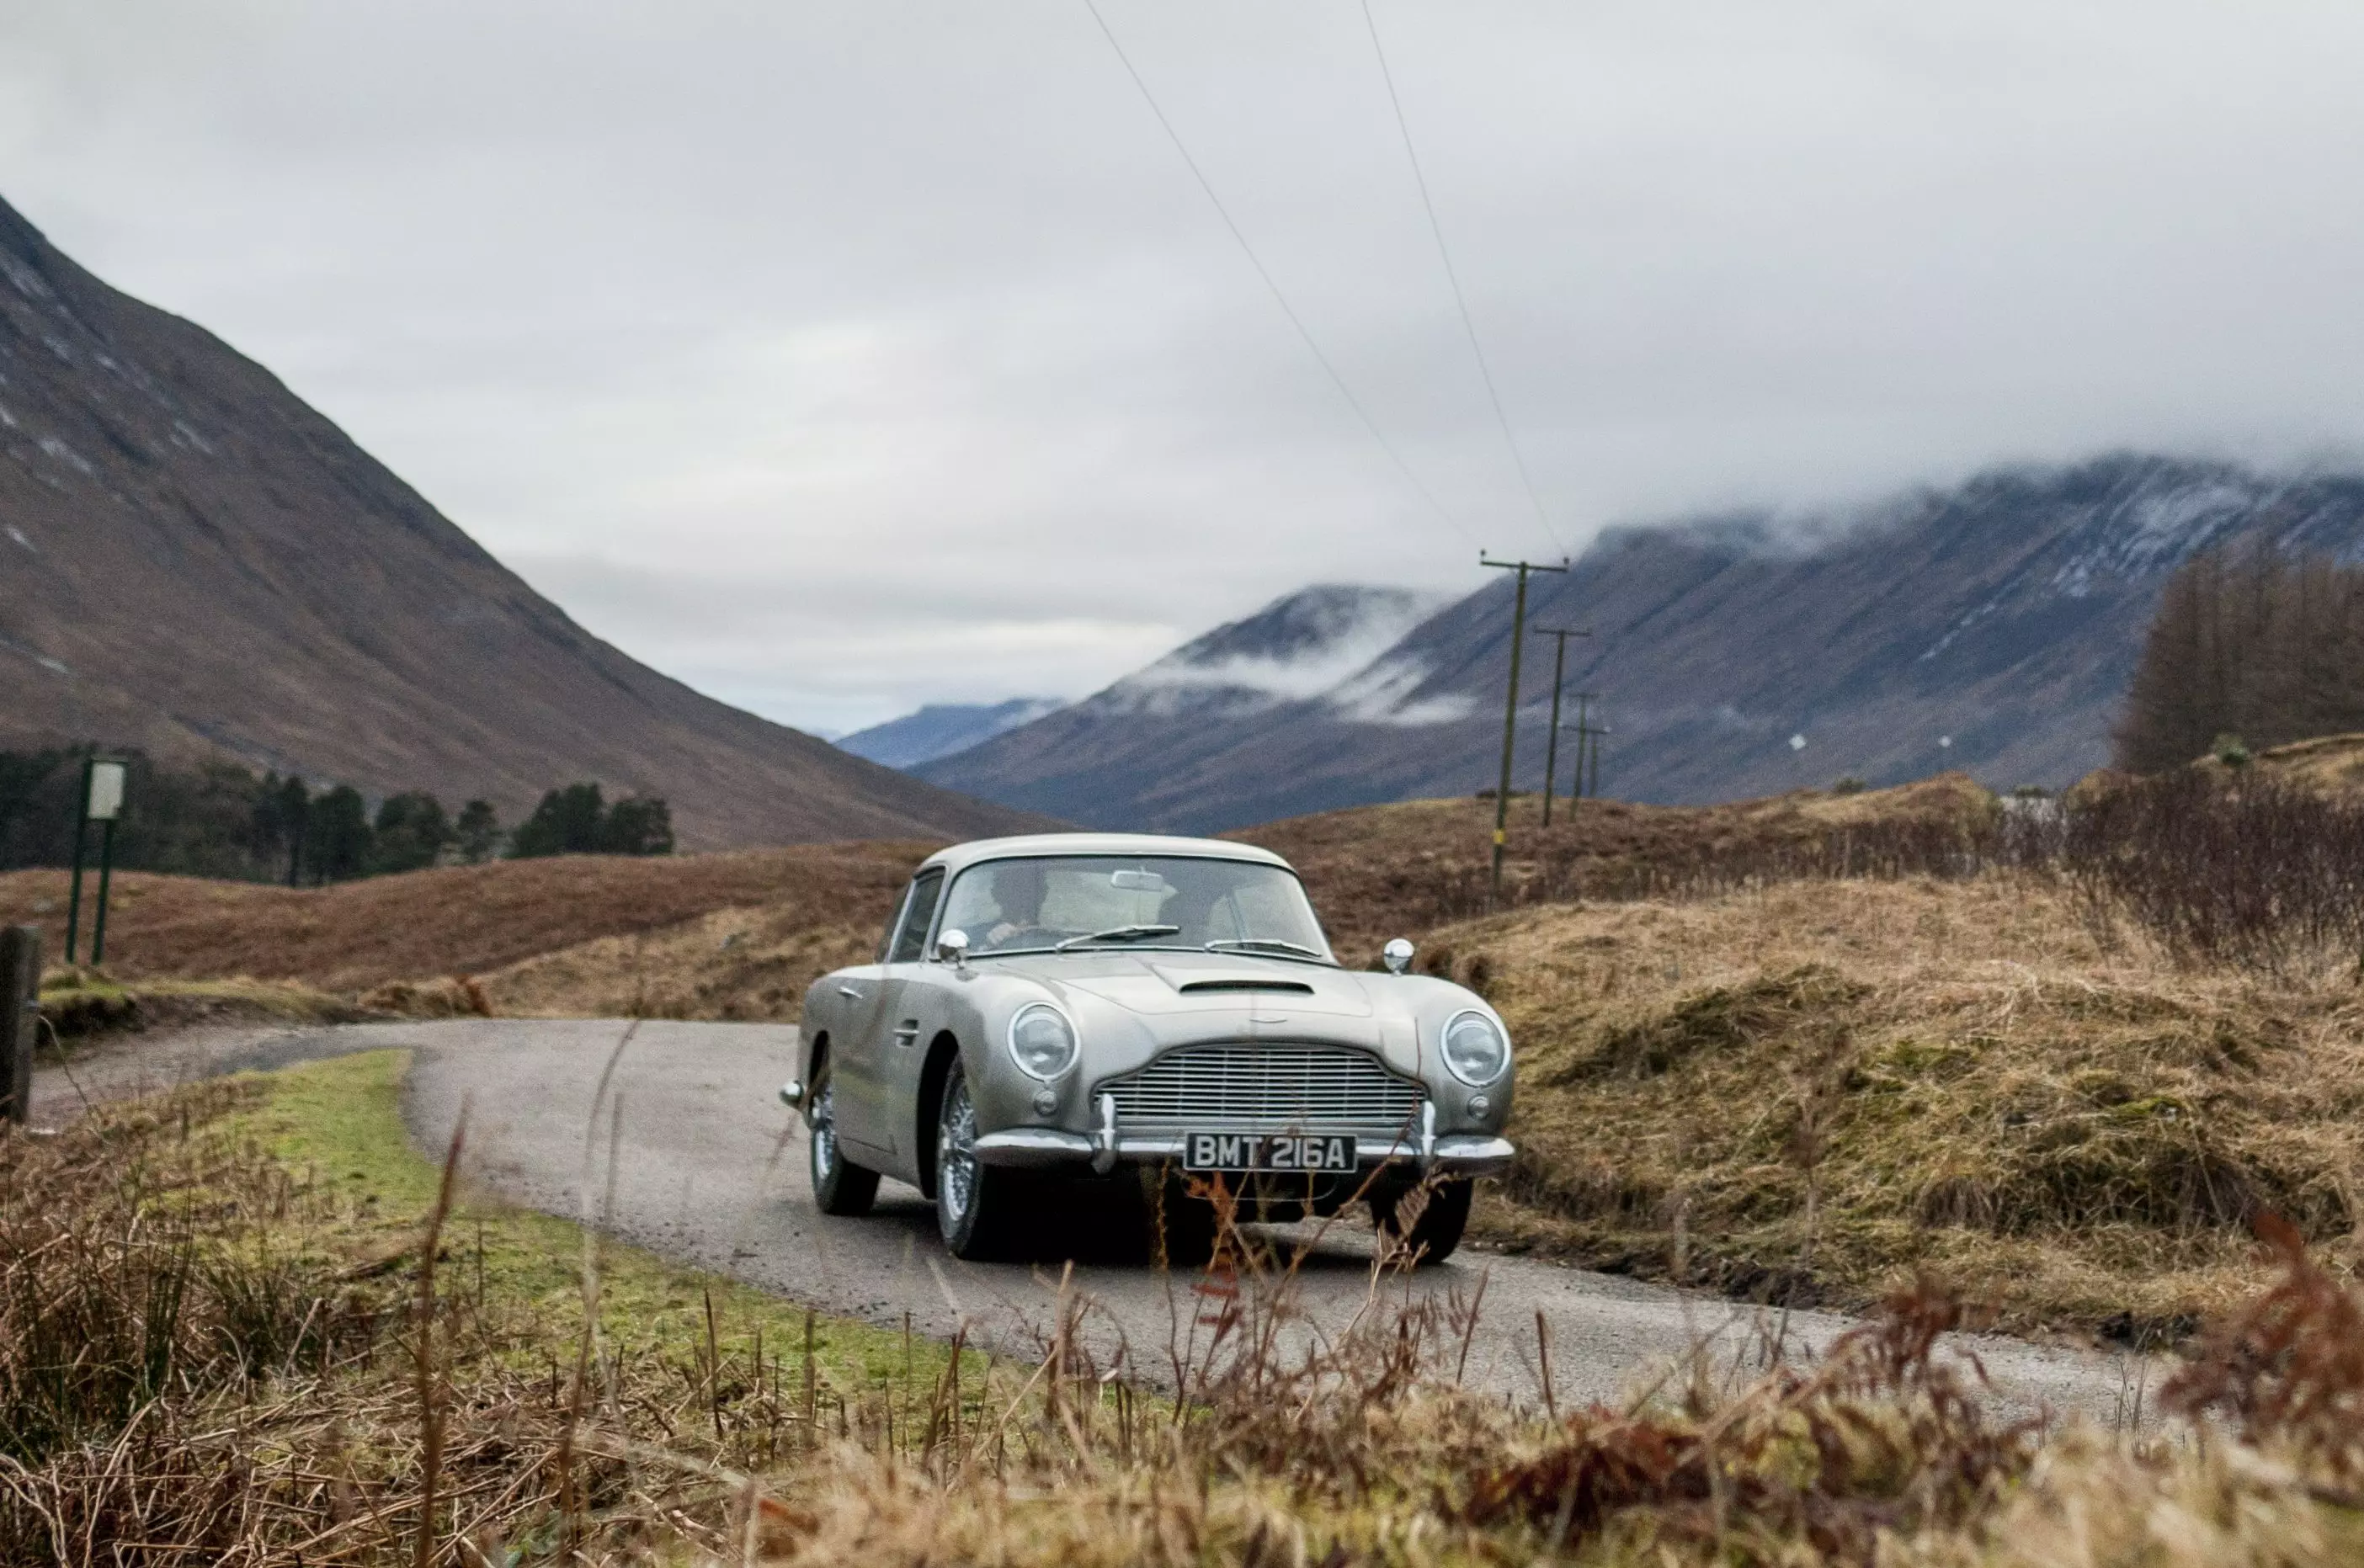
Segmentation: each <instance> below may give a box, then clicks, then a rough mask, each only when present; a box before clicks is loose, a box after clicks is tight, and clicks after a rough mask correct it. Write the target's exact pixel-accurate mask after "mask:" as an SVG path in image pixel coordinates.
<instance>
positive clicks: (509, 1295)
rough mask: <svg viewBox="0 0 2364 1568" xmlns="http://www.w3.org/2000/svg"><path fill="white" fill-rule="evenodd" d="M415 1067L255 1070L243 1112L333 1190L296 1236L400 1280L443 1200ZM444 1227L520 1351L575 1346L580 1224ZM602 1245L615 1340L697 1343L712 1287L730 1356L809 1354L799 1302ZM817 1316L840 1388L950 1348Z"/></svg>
mask: <svg viewBox="0 0 2364 1568" xmlns="http://www.w3.org/2000/svg"><path fill="white" fill-rule="evenodd" d="M408 1066H409V1052H407V1051H371V1052H369V1053H367V1054H364V1055H359V1056H347V1057H340V1058H338V1059H336V1060H333V1061H328V1062H311V1063H308V1064H307V1065H304V1066H300V1067H291V1068H287V1069H284V1070H283V1071H281V1072H278V1073H262V1074H256V1075H254V1076H255V1079H256V1080H257V1081H258V1082H259V1083H261V1084H262V1085H263V1097H262V1101H261V1102H260V1104H258V1105H257V1106H254V1107H253V1108H251V1109H248V1110H245V1111H241V1112H240V1113H238V1117H237V1127H238V1129H239V1130H240V1132H242V1133H243V1134H245V1135H246V1136H249V1137H251V1138H253V1139H255V1140H257V1141H258V1142H260V1143H261V1144H262V1146H263V1147H264V1148H266V1149H268V1150H269V1151H271V1153H272V1154H273V1156H274V1157H275V1158H276V1159H277V1160H278V1161H279V1162H280V1163H281V1164H283V1165H284V1166H285V1167H287V1169H288V1170H289V1172H290V1173H291V1174H293V1175H296V1177H298V1178H299V1179H301V1178H309V1179H310V1180H311V1181H312V1182H315V1183H317V1184H318V1186H319V1187H320V1188H321V1189H323V1190H325V1191H327V1192H329V1193H331V1194H333V1195H334V1199H335V1201H332V1202H331V1203H329V1204H328V1205H326V1206H324V1210H323V1212H324V1213H325V1214H326V1215H327V1216H328V1218H314V1219H312V1220H310V1221H309V1222H307V1229H306V1231H305V1233H304V1234H302V1235H301V1236H300V1237H297V1238H294V1239H292V1240H295V1242H296V1244H297V1245H300V1246H302V1247H303V1248H305V1249H306V1250H307V1251H313V1252H316V1253H324V1254H327V1255H328V1257H329V1259H330V1260H331V1261H338V1262H341V1263H342V1265H343V1266H344V1267H346V1268H348V1269H351V1270H357V1271H372V1270H376V1269H378V1268H381V1267H383V1268H384V1269H385V1271H387V1272H389V1273H391V1272H393V1271H395V1270H396V1269H399V1270H400V1271H401V1273H403V1274H404V1275H406V1276H407V1275H408V1274H409V1273H410V1269H411V1254H412V1251H414V1250H415V1248H416V1247H417V1244H418V1238H419V1236H420V1234H421V1231H422V1229H423V1227H424V1224H425V1222H426V1219H427V1217H428V1215H429V1213H430V1212H431V1211H432V1209H433V1208H434V1206H435V1195H436V1188H437V1184H438V1182H439V1180H440V1174H441V1171H440V1162H436V1161H430V1160H429V1159H427V1158H425V1157H424V1156H422V1155H420V1154H419V1153H418V1151H415V1150H414V1149H413V1148H412V1147H411V1145H410V1140H409V1137H408V1134H407V1130H406V1129H405V1128H404V1126H403V1121H402V1109H401V1094H402V1080H403V1075H404V1073H405V1072H406V1071H407V1069H408ZM443 1237H444V1244H443V1249H442V1251H441V1253H440V1258H439V1266H440V1268H441V1269H442V1270H444V1271H446V1274H445V1277H446V1278H448V1279H452V1280H453V1281H454V1282H455V1283H456V1284H459V1285H461V1286H462V1287H463V1288H465V1289H467V1290H469V1291H471V1292H479V1290H480V1294H481V1295H482V1296H483V1297H484V1298H485V1299H486V1300H488V1301H491V1302H495V1303H497V1304H499V1305H500V1306H501V1307H505V1308H507V1309H510V1310H512V1311H519V1310H521V1311H523V1312H525V1313H527V1314H530V1317H531V1319H532V1321H533V1323H534V1325H535V1328H536V1329H537V1330H538V1332H536V1333H535V1334H534V1335H533V1336H532V1338H531V1340H530V1342H529V1343H528V1344H527V1345H526V1346H525V1347H524V1348H522V1349H521V1350H519V1351H516V1352H514V1353H515V1354H516V1355H518V1356H519V1357H521V1358H525V1359H532V1358H536V1357H541V1356H546V1355H548V1354H552V1353H557V1354H559V1355H561V1357H562V1359H567V1358H571V1356H572V1353H573V1346H574V1341H575V1339H576V1337H577V1336H578V1334H579V1332H580V1330H581V1328H582V1323H583V1301H584V1294H585V1293H584V1265H585V1232H584V1229H583V1228H582V1227H580V1226H578V1225H576V1224H574V1223H573V1222H571V1221H568V1220H563V1219H558V1218H552V1217H550V1216H548V1215H542V1214H536V1213H532V1212H530V1211H526V1210H521V1209H519V1208H516V1207H511V1206H509V1205H507V1204H504V1203H501V1202H499V1201H498V1200H496V1199H491V1198H487V1197H484V1196H480V1195H467V1196H465V1197H463V1201H462V1202H461V1203H460V1204H459V1206H458V1207H457V1208H456V1209H455V1211H454V1212H453V1214H452V1217H451V1218H449V1219H448V1220H447V1221H446V1222H445V1224H444V1228H443ZM288 1240H291V1239H286V1238H283V1239H282V1240H281V1243H280V1244H282V1245H284V1244H286V1243H287V1241H288ZM593 1246H594V1250H595V1251H596V1255H597V1280H598V1295H599V1332H600V1335H601V1336H602V1338H603V1339H604V1340H607V1341H608V1343H609V1344H611V1345H612V1346H614V1347H616V1348H617V1349H619V1350H622V1351H633V1352H641V1353H654V1354H657V1355H661V1356H674V1355H679V1356H684V1357H686V1356H689V1355H691V1354H694V1353H698V1352H701V1351H703V1349H704V1347H705V1344H706V1337H707V1331H708V1330H707V1318H706V1304H707V1301H708V1297H709V1296H710V1297H711V1299H712V1302H713V1307H714V1321H715V1333H716V1340H717V1343H718V1345H719V1349H720V1351H722V1353H723V1355H724V1356H725V1357H726V1358H729V1357H732V1356H743V1355H746V1354H748V1353H749V1352H751V1351H753V1348H754V1347H755V1345H756V1342H757V1340H758V1337H759V1336H760V1340H761V1343H762V1347H763V1351H764V1356H765V1357H766V1358H767V1359H768V1358H771V1357H784V1358H786V1360H787V1361H788V1362H791V1363H795V1362H798V1361H800V1359H801V1358H802V1355H803V1352H804V1333H805V1323H806V1318H807V1311H806V1308H804V1307H801V1306H798V1305H797V1304H796V1303H794V1302H790V1301H786V1300H783V1299H781V1298H780V1297H778V1296H771V1295H768V1294H766V1293H764V1292H763V1291H760V1290H756V1289H754V1288H753V1287H751V1286H748V1285H743V1284H739V1283H737V1282H736V1281H733V1280H730V1279H726V1278H723V1277H721V1276H719V1275H716V1274H710V1273H703V1272H700V1271H698V1270H696V1269H686V1268H680V1267H676V1266H675V1265H674V1264H671V1263H668V1262H664V1261H663V1260H662V1259H660V1258H658V1257H656V1256H654V1255H653V1254H652V1253H649V1252H646V1251H641V1249H639V1248H635V1247H629V1246H625V1245H622V1244H620V1243H616V1242H612V1241H608V1240H605V1239H604V1238H599V1239H595V1240H594V1242H593ZM479 1281H481V1287H479V1283H478V1282H479ZM812 1321H813V1326H814V1353H815V1359H816V1362H817V1363H818V1366H819V1373H820V1377H821V1379H822V1380H823V1383H824V1385H825V1386H829V1387H832V1388H834V1389H836V1390H837V1391H838V1392H840V1393H851V1392H853V1391H854V1390H858V1389H864V1388H874V1387H876V1386H878V1385H880V1384H881V1383H882V1382H903V1381H906V1380H909V1381H910V1382H911V1383H912V1384H913V1385H915V1386H917V1387H920V1388H922V1389H924V1388H926V1387H928V1386H930V1385H931V1384H932V1383H933V1381H934V1379H935V1378H936V1377H937V1376H939V1375H940V1374H941V1373H942V1371H943V1368H944V1364H945V1362H946V1360H947V1358H948V1356H949V1354H950V1352H949V1351H948V1350H947V1349H946V1348H945V1347H943V1346H942V1345H939V1344H937V1343H935V1342H934V1341H932V1340H926V1339H920V1338H916V1337H914V1338H909V1339H907V1337H906V1336H905V1335H904V1334H903V1333H902V1332H901V1331H900V1330H898V1329H880V1328H875V1327H873V1326H872V1325H870V1324H867V1323H863V1322H859V1321H856V1320H853V1319H851V1318H832V1317H828V1316H823V1315H819V1314H816V1315H814V1316H813V1318H812ZM970 1362H973V1363H974V1365H975V1367H976V1369H977V1370H978V1371H979V1372H982V1370H983V1368H984V1365H985V1360H984V1358H983V1356H981V1355H979V1354H977V1353H976V1352H974V1351H972V1352H969V1358H968V1360H967V1361H966V1362H965V1363H964V1366H963V1374H964V1376H966V1375H968V1373H969V1363H970Z"/></svg>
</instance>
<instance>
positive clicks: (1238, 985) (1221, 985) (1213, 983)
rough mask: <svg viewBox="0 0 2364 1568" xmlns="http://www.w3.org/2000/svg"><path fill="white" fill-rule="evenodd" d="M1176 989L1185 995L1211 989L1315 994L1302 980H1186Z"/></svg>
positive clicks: (1302, 994)
mask: <svg viewBox="0 0 2364 1568" xmlns="http://www.w3.org/2000/svg"><path fill="white" fill-rule="evenodd" d="M1176 990H1178V991H1180V992H1181V993H1182V995H1185V996H1199V995H1205V994H1207V993H1208V992H1210V991H1279V992H1286V993H1288V994H1291V995H1299V996H1310V995H1313V987H1312V986H1310V985H1308V984H1305V982H1304V981H1302V980H1186V981H1184V982H1183V983H1182V984H1180V985H1178V986H1176Z"/></svg>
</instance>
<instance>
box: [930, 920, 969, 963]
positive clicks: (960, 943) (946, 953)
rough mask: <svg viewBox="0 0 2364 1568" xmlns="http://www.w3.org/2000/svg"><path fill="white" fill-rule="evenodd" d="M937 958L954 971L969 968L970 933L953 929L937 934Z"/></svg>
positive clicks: (956, 928)
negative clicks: (949, 965)
mask: <svg viewBox="0 0 2364 1568" xmlns="http://www.w3.org/2000/svg"><path fill="white" fill-rule="evenodd" d="M936 958H937V960H938V962H942V963H949V964H951V965H952V966H953V968H954V969H966V968H967V967H968V933H967V932H966V931H964V930H962V929H959V928H958V927H953V928H952V929H948V930H942V931H938V932H937V933H936Z"/></svg>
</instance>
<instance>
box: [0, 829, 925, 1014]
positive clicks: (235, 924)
mask: <svg viewBox="0 0 2364 1568" xmlns="http://www.w3.org/2000/svg"><path fill="white" fill-rule="evenodd" d="M932 848H934V846H932V845H930V844H922V843H898V842H875V843H853V844H811V845H800V846H795V847H792V848H788V849H781V850H751V851H739V852H735V853H730V854H712V855H681V856H665V857H658V858H652V859H645V860H644V859H638V858H633V857H629V856H616V855H571V856H561V857H555V858H552V859H549V860H530V861H502V862H495V863H493V864H490V865H483V866H452V867H445V868H442V869H440V870H436V871H424V872H412V873H407V874H405V875H401V876H384V877H373V878H370V879H368V880H366V881H362V882H348V883H340V884H336V885H335V886H331V887H321V888H287V887H273V886H268V885H265V884H256V883H239V882H206V881H202V880H200V879H198V878H195V877H178V876H151V875H148V874H146V873H125V874H122V875H119V876H117V878H116V881H115V896H114V900H113V907H112V909H111V911H110V913H109V915H108V919H107V931H106V948H107V952H106V958H107V963H106V967H107V971H108V973H110V974H112V975H114V976H116V977H117V978H118V979H124V980H140V979H147V978H151V977H156V976H173V977H178V978H184V979H218V978H220V977H222V976H225V975H240V974H244V975H256V976H260V977H262V978H264V979H270V980H281V979H286V980H298V981H302V982H304V983H305V984H309V985H312V986H315V987H318V988H319V989H322V990H327V991H337V992H346V993H351V992H358V991H362V990H366V989H368V988H370V987H372V986H374V985H380V984H385V983H386V982H388V981H402V980H418V979H422V978H426V979H435V978H440V977H443V976H447V975H459V974H481V973H486V972H487V971H491V970H496V969H500V968H503V967H505V966H507V965H508V964H512V963H516V962H519V961H520V960H523V959H528V958H532V957H535V956H538V955H540V954H543V953H550V952H556V951H560V950H562V949H564V948H570V947H575V946H578V945H580V944H582V943H584V942H588V941H595V940H598V939H600V938H603V937H619V936H630V935H632V934H635V933H639V932H647V931H656V930H662V929H665V928H667V927H670V926H676V925H679V924H681V923H682V922H684V921H686V920H692V919H695V918H697V917H700V916H703V915H708V914H711V913H713V912H714V911H716V910H719V909H729V908H740V907H746V906H765V907H767V908H771V909H775V910H807V911H810V916H809V917H810V919H811V920H812V922H813V923H814V924H816V925H821V924H842V923H848V922H850V923H853V924H855V925H859V926H864V927H868V928H875V927H876V926H880V925H883V924H884V923H885V921H886V918H887V912H888V910H889V909H890V908H891V907H892V906H893V903H894V899H895V895H896V894H897V893H898V891H900V889H901V887H902V884H903V883H904V882H905V881H906V880H907V879H908V878H909V875H910V872H911V868H912V866H914V865H916V864H917V863H918V862H920V859H921V858H922V857H923V856H925V855H926V854H927V853H928V852H929V851H931V849H932ZM66 891H67V876H66V873H63V872H58V871H22V872H12V873H7V874H6V875H0V924H11V925H14V924H19V923H29V924H33V925H39V926H42V927H45V928H46V929H47V930H48V932H49V944H50V946H49V951H50V955H51V956H52V957H56V956H58V955H59V953H60V952H61V950H62V947H63V933H64V925H65V911H66ZM86 892H87V890H86ZM90 917H91V916H90V910H89V908H88V907H87V906H85V907H84V911H83V919H84V928H85V934H86V933H87V928H88V923H89V920H90Z"/></svg>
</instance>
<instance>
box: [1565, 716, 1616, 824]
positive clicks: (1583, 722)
mask: <svg viewBox="0 0 2364 1568" xmlns="http://www.w3.org/2000/svg"><path fill="white" fill-rule="evenodd" d="M1599 697H1600V693H1599V692H1581V693H1578V697H1577V720H1576V785H1575V787H1574V788H1573V789H1571V790H1570V791H1569V792H1568V800H1569V801H1570V802H1571V803H1573V802H1574V801H1576V800H1577V799H1578V798H1580V797H1581V796H1584V795H1594V796H1598V795H1600V738H1601V737H1602V736H1604V735H1606V734H1608V733H1609V727H1608V726H1607V725H1605V724H1593V723H1591V722H1589V719H1588V718H1587V717H1586V716H1585V710H1586V709H1587V708H1589V706H1591V705H1592V703H1593V702H1594V701H1596V700H1597V699H1598V698H1599ZM1588 762H1589V764H1590V766H1591V773H1592V777H1591V779H1590V780H1589V781H1587V779H1586V778H1585V776H1584V775H1585V771H1586V764H1587V763H1588ZM1570 808H1571V809H1573V805H1572V804H1571V807H1570Z"/></svg>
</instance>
